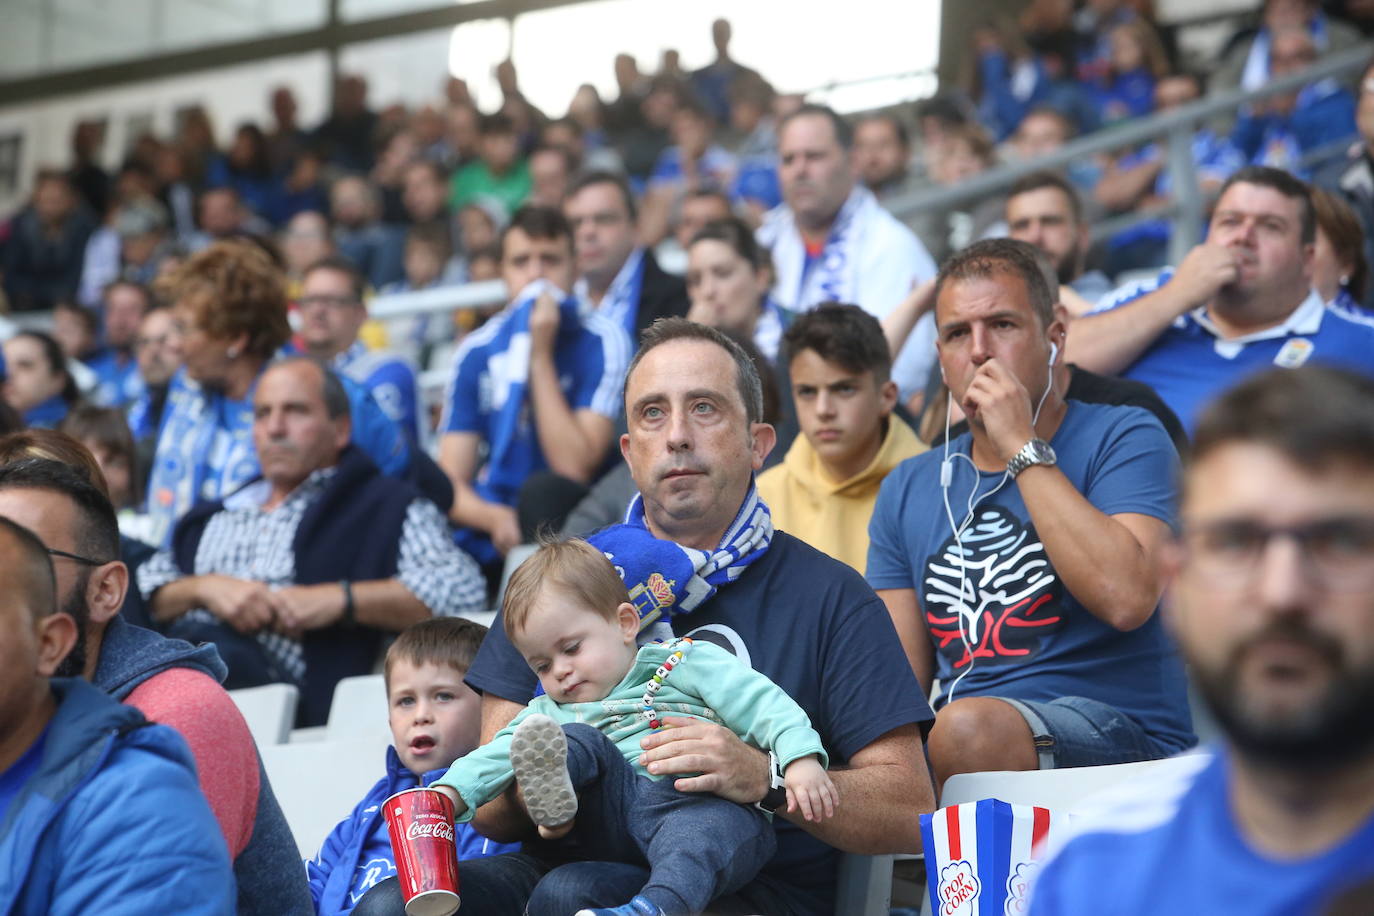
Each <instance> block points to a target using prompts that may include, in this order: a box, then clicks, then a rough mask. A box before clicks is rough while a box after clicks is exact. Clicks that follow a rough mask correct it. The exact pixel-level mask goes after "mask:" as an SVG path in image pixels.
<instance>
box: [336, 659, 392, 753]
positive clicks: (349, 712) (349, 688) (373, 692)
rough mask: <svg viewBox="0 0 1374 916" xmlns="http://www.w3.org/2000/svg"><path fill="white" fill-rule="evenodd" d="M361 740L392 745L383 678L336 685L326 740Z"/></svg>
mask: <svg viewBox="0 0 1374 916" xmlns="http://www.w3.org/2000/svg"><path fill="white" fill-rule="evenodd" d="M360 739H371V740H374V741H376V740H380V741H381V742H382V743H383V744H389V743H390V742H391V726H390V725H389V724H388V723H387V704H386V683H385V679H384V678H383V676H382V675H380V674H360V675H358V676H356V677H346V678H343V679H342V680H340V681H339V683H337V684H335V685H334V698H333V700H331V701H330V703H329V720H328V721H327V722H326V724H325V735H324V740H326V741H352V740H360Z"/></svg>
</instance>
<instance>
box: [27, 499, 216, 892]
mask: <svg viewBox="0 0 1374 916" xmlns="http://www.w3.org/2000/svg"><path fill="white" fill-rule="evenodd" d="M0 544H2V545H3V547H0V575H3V578H4V581H5V583H6V588H5V590H4V591H5V594H4V596H3V598H0V655H3V657H4V659H5V666H4V667H5V672H4V675H3V677H4V682H3V683H4V690H3V692H0V697H3V706H0V720H3V721H4V723H5V743H4V745H3V747H0V777H3V779H2V780H0V784H2V785H3V786H4V789H5V794H4V799H5V809H6V814H7V816H8V819H9V820H10V821H11V822H12V823H11V824H10V826H9V827H8V829H7V830H6V831H5V833H4V834H0V850H3V853H4V857H3V858H4V863H5V865H4V870H3V872H0V883H3V884H4V885H5V886H6V887H7V888H9V889H10V893H9V894H8V895H7V896H8V898H9V900H8V903H9V905H10V906H11V907H12V908H13V909H14V910H15V912H28V913H61V912H74V911H77V910H85V911H91V910H95V911H100V912H117V911H119V910H128V911H132V910H157V909H160V908H163V907H173V908H175V909H176V910H177V911H179V912H186V913H197V914H204V916H212V914H220V913H226V912H230V911H231V910H232V909H233V908H234V877H233V872H232V871H231V870H230V865H229V857H228V854H227V852H226V850H225V846H224V841H223V839H222V838H221V837H220V835H219V831H218V830H217V829H216V825H215V819H214V816H213V814H212V813H211V811H210V807H209V805H208V804H206V801H205V798H204V797H203V796H202V795H201V793H200V790H199V787H198V786H197V785H196V771H195V761H194V759H193V758H192V757H191V754H190V752H189V751H188V749H187V747H186V743H185V742H184V741H183V740H182V739H181V738H180V737H179V736H178V735H177V734H176V733H175V732H174V731H173V730H172V729H170V728H167V727H165V726H157V725H151V726H150V725H148V723H147V722H146V721H145V720H144V718H143V716H142V715H140V714H139V712H138V711H137V710H135V709H132V708H130V707H127V706H123V705H121V704H119V703H117V702H115V701H114V700H112V699H110V698H109V697H107V696H104V695H103V694H102V693H101V692H100V691H99V690H97V689H95V688H93V687H91V686H90V685H89V684H87V683H85V682H84V681H81V680H79V679H72V678H67V677H63V678H54V677H53V675H55V674H56V673H57V672H58V670H59V669H60V667H61V663H62V662H63V660H64V659H65V658H66V657H67V656H68V654H69V653H70V652H71V650H72V649H73V647H74V646H75V644H76V643H77V641H78V639H79V635H78V631H77V626H76V621H75V620H74V619H73V617H72V615H71V614H69V613H67V612H66V611H65V609H61V610H59V608H58V605H57V602H56V597H55V591H56V586H55V578H54V570H53V558H52V557H50V556H49V555H48V551H47V548H46V547H45V546H44V544H43V543H42V542H41V541H39V540H38V538H37V537H36V536H34V534H33V533H32V532H31V531H29V530H28V529H27V528H23V527H21V526H20V525H18V524H16V523H15V522H13V521H11V520H9V519H8V518H4V519H0Z"/></svg>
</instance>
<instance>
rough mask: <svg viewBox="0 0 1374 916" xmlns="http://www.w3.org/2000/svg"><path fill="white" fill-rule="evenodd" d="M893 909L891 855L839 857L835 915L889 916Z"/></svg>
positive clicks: (848, 854)
mask: <svg viewBox="0 0 1374 916" xmlns="http://www.w3.org/2000/svg"><path fill="white" fill-rule="evenodd" d="M891 907H892V856H860V855H855V854H853V853H845V854H844V855H842V856H840V875H839V887H838V888H837V890H836V891H835V912H837V913H844V914H845V916H887V914H888V911H889V910H890V909H891Z"/></svg>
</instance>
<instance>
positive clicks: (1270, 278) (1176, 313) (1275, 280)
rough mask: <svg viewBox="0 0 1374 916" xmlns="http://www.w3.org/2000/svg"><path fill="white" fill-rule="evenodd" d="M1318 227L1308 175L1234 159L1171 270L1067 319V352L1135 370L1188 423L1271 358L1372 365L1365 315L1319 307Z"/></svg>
mask: <svg viewBox="0 0 1374 916" xmlns="http://www.w3.org/2000/svg"><path fill="white" fill-rule="evenodd" d="M1315 238H1316V219H1315V216H1314V213H1313V209H1312V197H1311V195H1310V194H1309V193H1308V191H1307V186H1306V185H1305V184H1303V183H1302V182H1301V181H1298V180H1297V179H1296V178H1294V177H1293V176H1292V175H1290V174H1288V173H1287V172H1283V171H1280V170H1278V169H1271V168H1266V167H1264V166H1250V167H1247V168H1244V169H1241V170H1240V171H1239V172H1236V173H1235V174H1234V175H1232V176H1231V178H1230V179H1228V180H1227V182H1226V184H1225V185H1224V186H1223V187H1222V189H1221V196H1220V197H1219V198H1218V199H1217V205H1216V208H1215V210H1213V212H1212V220H1211V224H1210V228H1209V229H1208V233H1207V239H1206V240H1205V241H1204V242H1202V244H1200V245H1198V246H1196V247H1195V248H1193V250H1192V251H1190V252H1188V255H1187V256H1186V257H1185V258H1184V259H1183V263H1181V264H1180V265H1179V266H1178V269H1177V270H1173V269H1169V268H1166V269H1165V270H1164V271H1162V272H1161V273H1160V274H1159V276H1158V277H1156V278H1154V279H1153V280H1149V281H1146V282H1144V283H1141V284H1136V285H1133V286H1129V287H1126V288H1125V289H1122V290H1119V291H1117V292H1116V293H1113V294H1111V295H1110V296H1109V297H1108V298H1107V299H1106V300H1104V301H1103V303H1102V305H1100V306H1099V307H1098V308H1097V309H1096V310H1095V311H1094V312H1093V313H1092V314H1089V315H1086V316H1084V317H1082V318H1079V319H1077V320H1075V321H1074V323H1073V325H1072V327H1071V333H1070V334H1069V339H1068V358H1069V361H1070V362H1072V363H1076V364H1077V365H1079V366H1081V367H1083V368H1084V369H1088V370H1090V371H1092V372H1099V373H1102V374H1104V375H1118V374H1119V375H1124V376H1126V377H1127V378H1132V379H1135V380H1137V381H1141V382H1144V383H1145V384H1147V385H1149V386H1151V387H1152V388H1154V389H1155V392H1156V393H1157V394H1158V395H1159V396H1160V397H1161V398H1163V399H1164V403H1166V404H1168V405H1169V407H1171V408H1172V409H1173V411H1174V413H1176V414H1178V417H1179V419H1180V420H1182V421H1183V425H1184V427H1185V428H1187V429H1190V430H1191V429H1192V427H1193V424H1194V423H1195V422H1196V421H1197V413H1198V407H1199V406H1200V405H1201V404H1202V403H1203V402H1205V401H1206V400H1208V399H1209V398H1211V397H1213V396H1214V395H1216V394H1218V393H1219V392H1221V391H1222V390H1224V389H1225V388H1227V387H1228V386H1229V385H1231V384H1233V383H1235V382H1237V381H1239V380H1240V379H1241V378H1242V377H1244V376H1247V375H1249V374H1251V373H1252V372H1255V371H1258V370H1260V369H1263V368H1266V367H1268V366H1270V365H1275V366H1281V367H1283V368H1285V369H1295V368H1297V367H1298V366H1301V365H1304V364H1306V363H1308V362H1311V363H1314V364H1316V363H1325V364H1329V365H1337V366H1344V367H1346V368H1350V369H1355V370H1357V371H1359V372H1362V373H1363V374H1365V375H1374V320H1372V319H1370V318H1369V317H1368V316H1367V315H1360V314H1355V313H1352V312H1350V311H1346V310H1344V309H1341V308H1339V307H1328V306H1327V305H1326V304H1325V303H1324V302H1323V301H1322V298H1321V296H1320V295H1319V294H1318V293H1316V292H1315V291H1313V289H1312V259H1313V252H1314V247H1315V245H1314V240H1315Z"/></svg>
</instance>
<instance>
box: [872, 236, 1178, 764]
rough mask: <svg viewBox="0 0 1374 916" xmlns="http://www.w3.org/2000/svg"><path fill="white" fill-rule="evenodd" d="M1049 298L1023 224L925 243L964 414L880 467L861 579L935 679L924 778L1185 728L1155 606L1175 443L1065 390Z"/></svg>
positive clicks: (1137, 752) (1126, 744)
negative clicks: (951, 241) (949, 248)
mask: <svg viewBox="0 0 1374 916" xmlns="http://www.w3.org/2000/svg"><path fill="white" fill-rule="evenodd" d="M1055 298H1056V297H1055V294H1054V291H1053V290H1052V289H1051V287H1050V285H1049V284H1048V283H1047V282H1046V280H1045V276H1044V273H1043V271H1042V270H1041V267H1040V265H1039V263H1038V262H1037V259H1036V250H1035V248H1034V247H1032V246H1031V245H1028V244H1026V243H1024V242H1017V241H1013V240H1010V239H993V240H987V241H983V242H978V243H976V244H974V245H971V246H969V247H968V248H966V249H964V250H963V251H961V252H959V253H958V254H956V255H954V256H953V257H951V258H950V259H949V260H948V261H947V262H946V263H945V266H944V267H943V269H942V270H941V271H940V276H939V278H938V280H937V285H936V291H935V319H936V327H937V347H938V350H939V361H940V369H941V373H942V375H943V376H944V378H945V381H946V384H947V385H948V387H949V391H950V393H949V397H950V399H951V402H952V403H958V404H959V406H960V407H961V408H962V409H963V412H964V414H965V415H966V416H967V417H968V418H969V421H970V424H969V425H970V430H969V432H968V433H965V434H964V435H961V436H957V437H955V438H954V439H953V440H952V441H950V440H949V439H948V437H947V438H946V441H945V444H944V446H943V447H942V448H939V449H932V450H931V451H929V452H927V453H925V454H923V455H919V456H917V457H915V458H912V459H911V460H909V461H906V462H904V463H903V464H902V465H901V466H900V467H898V468H897V469H896V470H895V471H893V472H892V473H891V474H889V475H888V477H887V479H886V480H885V481H884V482H883V486H882V489H881V490H880V491H879V493H878V501H877V505H876V506H875V509H874V514H873V519H872V522H871V523H870V527H869V537H870V547H869V553H868V570H867V578H868V581H869V584H870V585H872V586H873V588H874V589H875V590H877V592H878V595H879V597H881V598H882V599H883V601H884V603H885V604H886V605H887V608H888V611H889V613H891V615H892V619H893V622H894V623H895V624H896V626H897V632H898V634H899V636H900V638H901V640H902V646H903V648H904V649H905V650H906V653H907V657H908V659H909V660H910V662H911V665H912V669H913V670H914V671H915V672H916V676H917V678H918V680H919V681H920V682H921V683H922V685H923V686H925V687H926V688H927V689H929V688H930V686H931V684H932V680H933V679H935V678H938V679H939V681H940V685H941V689H940V693H939V695H938V696H937V698H936V701H935V708H936V709H937V715H936V720H935V726H934V728H933V729H932V730H931V733H930V738H929V743H928V750H929V754H930V760H931V765H932V768H933V770H934V773H935V776H936V780H937V785H938V784H943V782H944V780H946V779H948V778H949V777H950V776H952V775H954V774H956V773H967V772H978V771H986V770H1030V769H1037V768H1050V767H1063V766H1089V765H1095V764H1106V763H1124V762H1127V761H1133V760H1145V759H1152V758H1157V757H1164V756H1168V755H1171V754H1174V753H1176V752H1178V751H1181V750H1183V749H1185V748H1187V747H1190V746H1191V745H1193V744H1194V743H1195V742H1196V739H1195V737H1194V735H1193V732H1192V723H1191V719H1190V716H1189V711H1188V701H1187V688H1186V682H1185V679H1184V673H1183V667H1182V665H1181V663H1180V662H1179V660H1178V657H1177V655H1176V653H1175V651H1174V649H1173V648H1172V646H1171V645H1170V644H1169V642H1168V641H1167V638H1166V636H1165V634H1164V632H1163V629H1162V628H1161V626H1160V623H1159V619H1158V615H1157V614H1156V613H1155V611H1156V608H1157V605H1158V603H1159V596H1160V591H1161V588H1162V583H1161V581H1160V579H1159V576H1158V573H1157V571H1156V563H1155V558H1156V554H1157V553H1158V551H1159V550H1160V549H1161V547H1162V545H1163V544H1164V543H1165V542H1166V540H1167V538H1168V535H1169V530H1170V525H1171V523H1172V513H1173V506H1174V495H1175V479H1176V476H1177V470H1178V468H1177V465H1178V457H1177V453H1176V452H1175V450H1174V447H1173V445H1172V444H1171V443H1170V441H1169V438H1168V436H1167V434H1166V433H1165V432H1164V428H1163V427H1162V426H1161V425H1160V423H1159V421H1158V420H1157V419H1155V418H1154V416H1152V415H1151V414H1150V413H1148V412H1147V411H1145V410H1143V409H1141V408H1136V407H1118V406H1109V405H1103V404H1089V403H1085V402H1081V401H1070V400H1066V399H1065V397H1064V392H1063V391H1062V390H1060V388H1059V386H1058V385H1057V384H1056V379H1055V376H1056V373H1055V371H1054V370H1055V367H1056V365H1057V364H1058V362H1059V359H1060V354H1061V353H1062V351H1063V346H1064V336H1065V331H1066V329H1065V323H1066V321H1067V315H1066V312H1065V309H1064V307H1063V306H1062V305H1060V304H1058V303H1056V301H1055ZM956 697H957V699H956Z"/></svg>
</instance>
